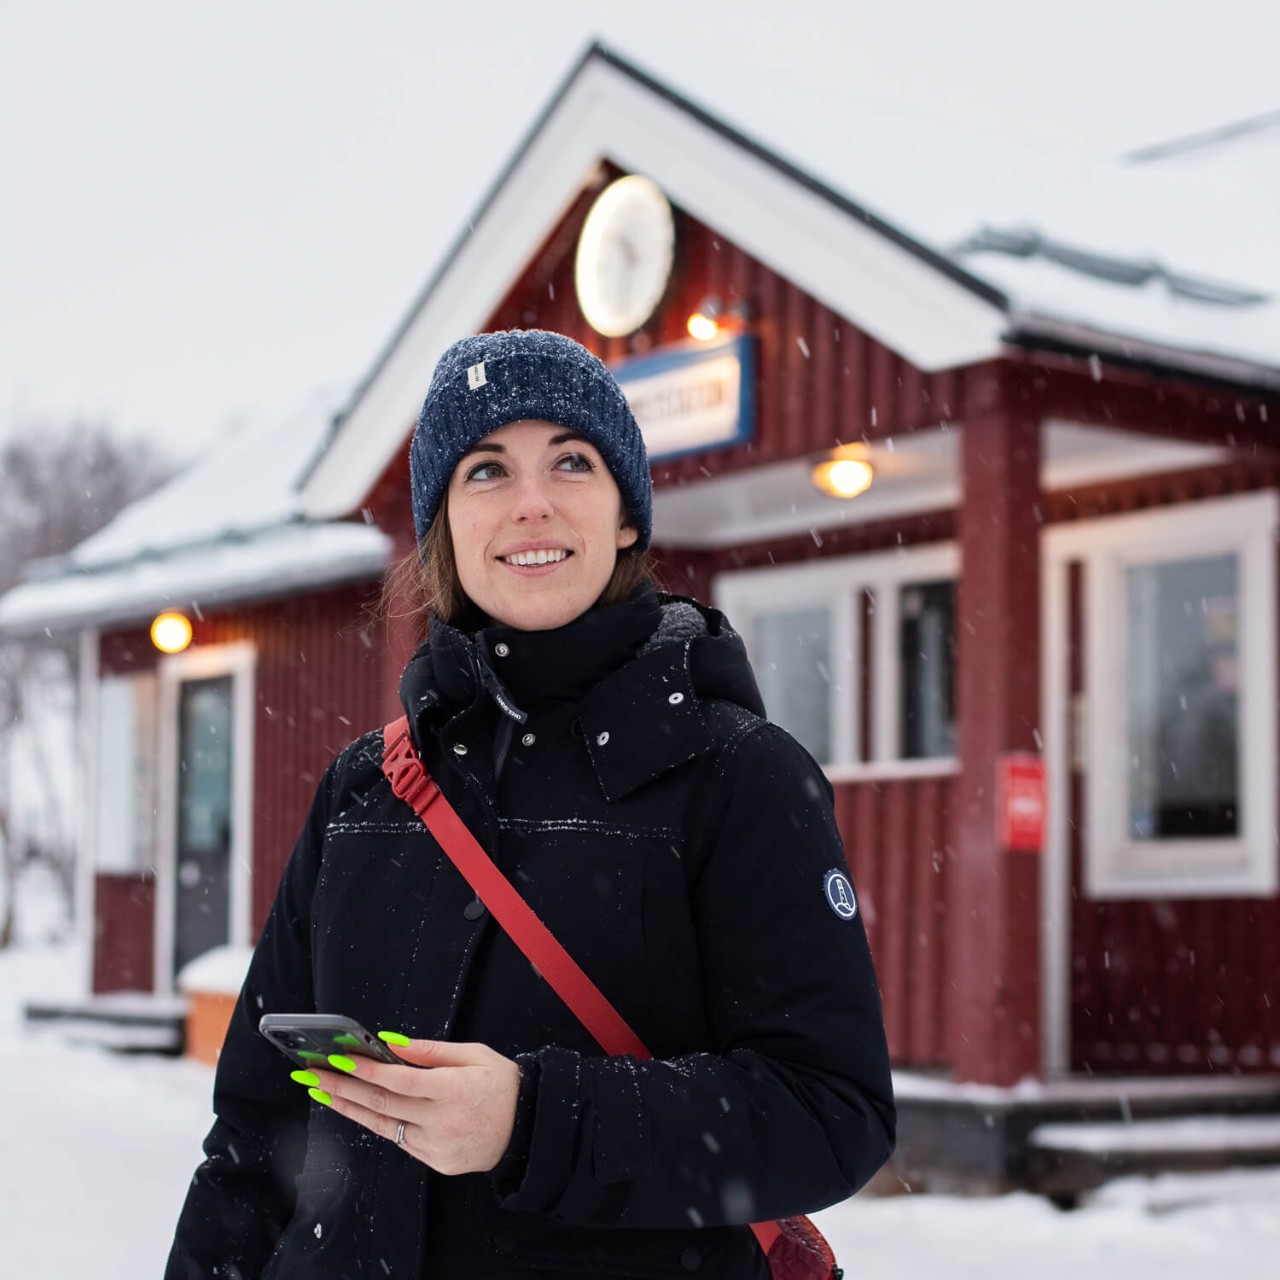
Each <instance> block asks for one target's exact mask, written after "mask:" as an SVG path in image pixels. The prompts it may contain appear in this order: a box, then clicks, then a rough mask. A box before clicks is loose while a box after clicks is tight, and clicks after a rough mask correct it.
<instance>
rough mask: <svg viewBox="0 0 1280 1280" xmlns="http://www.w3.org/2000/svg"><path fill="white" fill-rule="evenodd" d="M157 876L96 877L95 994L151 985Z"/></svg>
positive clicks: (153, 960)
mask: <svg viewBox="0 0 1280 1280" xmlns="http://www.w3.org/2000/svg"><path fill="white" fill-rule="evenodd" d="M155 902H156V882H155V877H154V876H152V875H150V874H146V875H97V876H95V877H94V888H93V993H94V994H95V995H98V994H100V993H102V992H106V991H152V990H154V989H155V955H154V952H155V947H154V934H153V932H152V922H153V920H154V919H155Z"/></svg>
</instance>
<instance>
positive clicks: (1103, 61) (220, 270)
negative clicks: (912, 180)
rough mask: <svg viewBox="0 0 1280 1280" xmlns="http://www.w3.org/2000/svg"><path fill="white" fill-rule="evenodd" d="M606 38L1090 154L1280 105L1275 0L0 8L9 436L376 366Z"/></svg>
mask: <svg viewBox="0 0 1280 1280" xmlns="http://www.w3.org/2000/svg"><path fill="white" fill-rule="evenodd" d="M597 37H598V38H601V39H603V40H604V41H605V43H607V44H609V45H610V46H611V47H613V48H614V49H615V50H616V51H617V52H619V53H621V54H622V55H623V56H624V57H628V58H630V59H632V60H633V61H635V62H637V63H639V64H640V65H641V66H643V67H645V68H646V69H648V70H649V71H651V72H652V73H653V74H655V75H656V76H658V78H660V79H662V80H665V81H668V82H669V83H671V84H672V85H673V87H675V88H677V89H679V90H681V91H683V92H685V93H687V94H688V95H690V96H692V97H694V98H699V97H704V96H705V98H706V99H707V100H708V103H709V105H711V106H713V107H714V86H715V84H716V82H717V80H721V81H723V79H724V78H725V77H728V76H739V75H740V76H744V77H752V78H753V79H754V80H756V81H758V82H759V83H760V85H761V86H762V91H767V86H768V85H769V82H770V76H771V75H776V73H777V72H776V69H777V68H783V69H784V70H785V71H786V73H787V74H788V75H790V76H795V75H798V74H802V75H804V76H807V77H812V78H814V79H816V80H818V81H821V82H823V83H825V84H827V85H829V86H836V85H838V86H842V87H844V88H847V91H848V92H849V93H851V94H853V95H855V96H857V97H858V98H860V99H862V100H863V101H865V102H869V103H871V104H876V105H878V106H881V107H883V109H885V110H899V109H903V108H908V107H909V108H910V109H912V110H913V111H916V112H919V111H924V112H928V113H936V114H937V115H938V116H939V118H945V119H949V120H952V121H955V120H963V121H968V122H972V123H973V124H974V125H975V126H976V127H978V128H983V129H986V130H989V131H992V132H995V133H997V134H1007V135H1008V134H1011V135H1015V136H1018V137H1022V138H1027V137H1030V138H1033V139H1039V140H1044V141H1045V142H1047V143H1051V144H1052V145H1055V146H1060V147H1064V148H1070V149H1073V150H1078V151H1087V152H1092V153H1100V154H1113V153H1120V152H1123V151H1126V150H1129V149H1132V148H1135V147H1138V146H1142V145H1144V144H1148V143H1152V142H1157V141H1161V140H1163V139H1166V138H1170V137H1176V136H1180V135H1183V134H1186V133H1191V132H1198V131H1200V130H1202V129H1206V128H1210V127H1213V126H1215V125H1219V124H1222V123H1226V122H1229V121H1232V120H1237V119H1241V118H1244V117H1248V116H1252V115H1258V114H1261V113H1263V112H1268V111H1274V110H1276V109H1280V78H1278V77H1277V75H1276V70H1275V59H1276V50H1277V49H1278V48H1280V0H1058V2H1056V3H1043V2H1041V0H1024V3H1021V4H1018V3H1013V2H1012V0H963V2H962V3H957V0H874V2H868V0H830V2H826V0H823V2H821V3H818V2H815V3H805V2H804V0H773V2H772V3H770V2H769V0H638V2H636V3H632V4H606V3H603V2H602V0H595V2H594V3H592V2H591V0H538V2H537V3H530V2H529V0H522V2H520V3H516V2H513V0H487V2H486V3H484V4H483V5H478V4H469V3H462V2H455V3H452V4H448V5H445V4H441V3H438V2H436V3H433V2H432V0H417V2H416V3H400V2H397V3H379V2H378V0H368V2H366V3H362V4H358V5H357V4H354V3H346V4H337V3H327V2H325V0H307V2H306V3H301V2H295V0H253V2H252V3H249V2H241V0H219V2H218V3H215V4H210V3H200V4H197V3H194V2H193V0H166V2H164V3H143V2H141V0H111V2H110V3H107V2H106V0H79V2H78V3H73V2H71V0H0V438H3V437H5V436H7V435H9V434H12V433H18V432H29V431H34V430H37V429H40V428H41V427H42V426H44V425H46V424H54V425H56V424H60V423H64V422H68V421H71V420H76V419H93V420H97V421H104V422H108V423H110V424H112V425H113V426H114V427H115V428H117V429H118V430H120V431H121V432H122V433H127V434H136V433H147V434H149V435H152V436H154V437H155V438H156V439H158V440H162V441H164V442H165V444H166V446H167V447H168V448H169V449H170V450H171V451H172V452H174V453H175V454H177V455H178V456H186V455H188V454H190V453H192V452H193V451H195V450H197V449H199V448H203V447H205V446H206V445H207V444H209V443H210V442H211V441H213V440H215V439H216V438H217V437H218V436H219V435H220V434H222V433H225V432H226V431H228V430H231V429H234V428H235V427H236V426H237V425H240V424H242V423H244V422H246V421H253V420H254V419H256V418H258V417H261V416H264V415H271V414H274V413H277V412H280V411H282V410H283V409H284V408H286V407H287V406H289V405H290V404H291V403H294V402H296V401H298V400H299V399H301V398H302V397H303V396H304V395H305V394H306V393H307V392H309V391H310V390H311V389H313V388H314V387H317V386H325V385H333V384H347V383H353V382H354V381H356V380H357V379H359V378H360V377H361V376H362V375H363V374H364V373H365V372H366V371H367V370H368V368H369V366H370V365H371V363H372V361H373V360H374V359H375V357H376V356H377V355H378V353H379V352H380V351H381V350H382V348H383V347H384V345H385V344H386V342H387V340H388V339H389V337H390V335H391V333H392V332H393V330H394V329H395V328H396V327H397V325H398V324H399V322H400V321H401V319H402V318H403V317H404V315H405V313H406V311H407V309H408V307H409V306H410V304H411V303H412V301H413V299H414V298H415V297H416V295H417V293H418V291H419V290H420V289H421V287H422V285H423V283H424V282H425V281H426V279H427V277H428V276H429V275H430V274H431V272H432V270H433V268H434V267H435V265H436V264H437V262H438V261H439V259H440V257H441V255H442V253H443V252H444V250H445V249H446V248H447V247H448V245H449V244H450V243H451V242H452V240H453V239H454V238H455V236H456V235H457V234H458V233H459V232H460V231H461V230H462V229H463V228H464V226H465V224H466V221H467V216H468V214H469V213H470V212H471V211H472V210H473V209H474V208H475V207H476V205H477V203H478V201H479V200H480V198H481V197H482V195H483V193H484V192H485V190H486V188H487V187H488V185H489V184H490V183H491V182H492V181H493V179H494V178H495V177H496V175H497V173H498V172H499V170H500V169H501V167H502V166H503V165H504V163H505V162H506V160H507V159H508V158H509V156H510V155H511V153H512V151H513V150H514V148H515V147H516V145H517V144H518V142H519V140H520V138H521V137H522V136H523V134H524V133H525V132H526V131H527V130H528V128H529V127H530V126H531V124H532V123H533V121H534V119H535V117H536V116H537V114H538V113H539V111H540V110H541V109H542V107H543V106H544V105H545V103H546V102H547V100H548V98H549V97H550V96H551V94H552V93H553V92H554V91H555V89H556V88H557V86H558V85H559V84H560V82H561V81H562V80H563V78H564V77H565V75H566V74H567V72H568V71H569V69H570V68H571V67H572V66H573V64H574V63H575V62H576V61H577V59H578V58H579V57H580V55H581V53H582V52H583V50H584V49H585V48H586V46H587V44H588V43H589V42H590V41H591V40H592V39H593V38H597ZM867 199H868V202H869V203H871V204H872V205H874V203H875V199H874V193H867ZM429 372H430V371H429V370H426V371H424V385H425V381H426V378H427V376H429Z"/></svg>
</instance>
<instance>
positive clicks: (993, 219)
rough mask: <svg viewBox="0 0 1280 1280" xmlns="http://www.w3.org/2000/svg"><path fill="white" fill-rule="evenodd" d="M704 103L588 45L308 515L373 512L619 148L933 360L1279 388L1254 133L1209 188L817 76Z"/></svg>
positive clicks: (1279, 315)
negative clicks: (506, 299)
mask: <svg viewBox="0 0 1280 1280" xmlns="http://www.w3.org/2000/svg"><path fill="white" fill-rule="evenodd" d="M702 92H703V96H704V99H705V100H706V101H707V102H709V103H710V104H711V106H710V107H709V108H707V107H704V106H700V105H697V104H695V103H693V102H692V101H691V100H689V99H687V98H685V97H683V96H681V95H679V94H677V93H675V92H673V91H671V90H670V89H668V88H667V87H665V86H664V85H662V84H660V83H658V82H657V81H655V80H653V79H651V78H650V77H648V76H647V75H646V74H644V73H643V72H640V71H638V70H637V69H636V68H634V67H632V66H630V65H629V64H627V63H625V62H623V61H621V60H620V59H618V58H617V57H615V56H614V55H612V54H610V53H608V52H606V51H604V50H602V49H599V48H593V49H592V50H590V51H589V52H588V54H587V55H586V56H585V57H584V59H583V60H582V62H581V63H580V64H579V66H578V68H577V70H576V71H575V72H574V73H573V74H572V75H571V76H570V78H569V80H568V83H567V84H566V86H565V87H564V89H563V90H562V91H561V93H560V94H559V96H558V97H557V98H556V99H555V100H554V101H553V102H552V104H551V105H550V107H549V108H548V109H547V111H546V112H545V113H544V115H543V116H542V117H541V119H540V120H539V121H538V122H537V123H536V125H535V127H534V129H533V132H532V133H531V135H530V136H529V138H528V139H527V141H526V142H525V144H524V146H523V147H522V148H521V150H520V151H519V152H518V154H517V155H516V156H515V158H514V159H513V161H512V162H511V164H510V165H509V166H508V168H507V169H506V170H505V172H504V173H503V174H502V175H501V176H500V177H499V179H498V181H497V183H496V185H495V187H494V189H493V190H492V192H491V193H490V195H489V197H488V198H487V200H486V201H485V202H484V204H483V206H482V208H481V209H480V211H479V212H478V213H477V215H476V217H475V218H474V219H473V221H472V224H471V228H470V229H469V231H468V233H467V234H466V235H465V236H464V237H463V238H462V239H461V240H460V241H459V242H458V243H457V244H456V245H455V246H454V248H453V249H452V250H451V252H450V253H449V254H448V255H447V256H446V258H445V260H444V262H443V264H442V265H441V267H440V269H439V271H438V272H437V274H436V275H435V277H434V278H433V279H432V281H431V282H430V283H429V285H428V286H427V289H426V290H425V292H424V294H423V296H422V298H421V299H420V301H419V303H418V305H417V307H416V308H415V310H414V311H413V312H412V314H411V315H410V316H409V317H408V319H407V320H406V322H405V323H404V325H403V327H402V328H401V329H400V331H399V332H398V333H397V335H396V336H395V338H394V339H393V341H392V343H391V345H390V347H389V348H388V350H387V351H386V353H385V355H384V356H383V358H382V360H381V361H380V362H379V364H378V366H377V367H376V368H375V369H374V370H373V372H372V373H371V375H370V377H369V379H368V381H367V382H366V384H365V386H364V387H363V389H362V391H361V392H360V393H359V395H358V396H357V398H356V400H355V402H354V403H353V405H352V407H351V409H350V410H349V412H348V414H347V415H346V417H345V419H343V420H342V421H341V422H340V423H339V425H338V427H337V429H336V431H335V433H334V436H333V439H332V441H331V444H330V447H329V448H328V449H327V450H326V452H325V453H324V455H323V456H322V457H321V459H320V461H319V462H318V464H317V466H316V468H315V470H314V471H313V473H312V474H311V476H310V477H309V479H308V481H307V483H306V485H305V487H304V490H303V504H304V508H305V510H306V511H307V512H308V513H309V514H311V515H312V516H318V517H331V516H335V515H340V514H344V513H347V512H350V511H351V510H352V509H354V507H355V506H356V505H357V504H358V503H359V502H360V501H361V500H362V499H363V497H364V495H365V494H366V492H367V491H368V488H369V487H370V485H371V484H372V482H373V480H374V479H375V478H376V476H377V475H378V474H380V472H381V470H382V468H383V467H384V466H385V465H386V463H387V461H388V460H389V459H390V457H391V456H392V452H393V451H394V449H396V448H398V447H401V446H402V444H403V441H404V438H405V436H406V434H407V432H408V430H409V428H410V426H411V425H412V422H413V420H414V417H415V416H416V413H417V410H418V407H419V405H420V402H421V397H422V395H423V393H424V391H425V389H426V384H427V381H428V380H429V378H430V373H431V369H432V368H433V366H434V364H435V361H436V359H437V358H438V356H439V354H440V352H441V351H443V349H444V348H445V347H446V346H447V345H448V344H449V343H450V342H451V341H453V340H454V339H455V338H457V337H459V336H462V335H464V334H467V333H471V332H474V331H476V330H477V329H478V328H480V327H481V326H482V325H483V324H484V323H485V322H486V320H487V318H488V316H489V315H490V314H491V313H492V312H493V310H494V309H495V308H496V307H497V305H498V304H499V302H500V301H501V299H502V298H503V296H504V295H505V293H506V291H507V289H508V288H509V287H510V284H511V281H512V280H513V279H515V278H516V277H517V276H518V275H519V274H520V272H521V270H522V269H523V268H524V267H525V266H526V265H527V263H528V261H529V259H530V258H531V256H532V255H533V253H534V252H535V251H536V249H537V247H538V246H539V245H540V243H541V242H542V240H543V238H544V237H545V235H546V232H547V230H548V228H549V227H551V226H552V225H554V223H555V222H556V221H557V220H558V219H559V218H561V217H562V216H563V214H564V213H565V211H566V209H567V208H568V206H569V204H570V203H571V202H572V200H573V199H574V197H575V196H576V195H577V193H578V192H579V191H580V190H581V188H582V186H583V184H584V183H585V182H587V181H589V180H590V179H591V178H592V177H593V176H594V175H595V173H596V172H597V166H598V164H599V162H600V161H601V160H602V159H605V158H607V159H609V160H611V161H613V162H614V163H616V164H618V165H620V166H621V167H623V168H624V169H628V170H632V171H638V172H643V173H647V174H649V175H650V176H651V177H653V178H654V179H655V180H656V181H657V182H658V183H659V184H660V185H661V186H662V187H663V188H664V189H665V190H666V191H667V192H668V194H669V195H670V197H671V199H672V200H673V201H674V202H675V203H676V204H678V205H680V206H681V207H683V208H684V209H686V210H687V211H688V212H689V213H691V214H692V215H693V216H695V217H697V218H699V219H700V220H702V221H703V222H705V223H707V224H708V225H710V226H712V227H714V228H716V229H717V230H718V231H720V232H722V233H723V234H724V235H725V236H726V237H727V238H729V239H731V240H733V241H734V242H735V243H737V244H738V245H740V246H741V247H742V248H743V249H744V250H746V251H747V252H748V253H750V254H752V255H753V256H754V257H756V258H758V259H759V260H760V261H762V262H764V263H766V264H767V265H769V266H770V267H771V268H773V269H774V270H776V271H778V272H779V273H780V274H782V275H783V276H784V277H786V278H787V279H789V280H791V281H792V282H794V283H795V284H796V285H798V286H799V287H801V288H803V289H805V290H806V291H807V292H809V293H810V294H812V295H813V296H814V297H816V298H818V299H819V300H820V301H822V302H824V303H825V304H827V305H828V306H830V307H831V308H832V309H833V310H835V311H836V312H837V313H838V314H840V315H842V316H844V317H846V318H847V319H848V320H850V321H851V322H853V323H854V324H856V325H858V326H859V327H860V328H862V329H864V330H865V331H867V332H868V333H870V334H872V335H873V336H874V337H876V338H877V339H879V340H880V341H881V342H883V343H885V345H887V346H889V347H890V348H892V349H893V350H895V351H897V352H899V353H900V354H902V355H903V356H905V357H906V358H907V359H909V360H910V361H912V363H914V364H916V365H917V366H918V367H920V368H922V369H925V370H936V369H941V368H947V367H951V366H956V365H962V364H967V363H972V362H976V361H979V360H983V359H987V358H991V357H994V356H997V355H999V354H1000V353H1001V351H1002V350H1004V349H1005V344H1006V343H1007V342H1009V341H1027V342H1031V343H1034V342H1035V341H1037V340H1040V341H1044V340H1050V341H1054V342H1062V341H1065V342H1069V343H1072V344H1074V345H1076V346H1084V347H1086V348H1088V349H1090V350H1095V349H1096V350H1097V351H1098V352H1099V353H1101V354H1103V355H1104V356H1105V355H1127V356H1134V357H1137V358H1150V359H1155V360H1158V361H1162V362H1164V363H1167V364H1169V365H1172V366H1174V367H1182V368H1186V369H1188V370H1192V371H1199V372H1203V373H1209V374H1213V375H1217V376H1222V377H1227V378H1239V379H1241V380H1243V381H1246V382H1250V383H1253V384H1256V385H1261V386H1265V387H1270V388H1280V236H1278V235H1277V234H1276V228H1277V226H1280V145H1277V146H1276V147H1275V148H1274V152H1275V154H1274V155H1270V156H1269V164H1270V167H1269V173H1270V175H1271V176H1270V179H1269V183H1270V185H1268V182H1266V181H1259V180H1258V176H1257V174H1256V172H1254V169H1255V167H1256V166H1255V165H1254V164H1251V163H1250V159H1251V158H1252V159H1253V160H1256V158H1257V156H1256V153H1258V152H1260V151H1262V150H1263V147H1262V145H1261V144H1259V143H1258V140H1257V139H1255V140H1254V143H1255V145H1254V148H1253V150H1254V153H1255V154H1254V155H1253V156H1252V157H1249V156H1242V155H1241V154H1240V152H1239V151H1238V150H1237V151H1236V152H1234V153H1233V154H1231V155H1226V154H1224V153H1223V152H1221V151H1220V152H1219V153H1218V154H1217V155H1216V157H1215V159H1214V165H1215V166H1216V169H1215V172H1214V174H1213V177H1212V181H1206V180H1205V178H1204V177H1203V176H1202V175H1201V174H1199V173H1197V172H1196V168H1197V166H1196V165H1194V164H1185V163H1179V164H1174V163H1169V162H1167V160H1166V159H1163V158H1162V159H1159V160H1156V159H1154V158H1152V159H1149V160H1148V161H1147V162H1144V163H1126V162H1124V161H1123V160H1120V159H1118V160H1116V161H1114V162H1100V161H1096V160H1090V159H1083V158H1080V157H1073V156H1063V155H1058V154H1051V153H1048V152H1046V151H1044V150H1043V149H1036V148H1033V147H1029V146H1026V145H1018V144H1010V145H1004V144H999V143H994V142H993V141H992V140H991V139H987V138H984V139H981V140H975V139H974V138H973V137H972V136H970V135H964V134H962V133H960V132H959V131H954V130H949V129H946V128H942V127H939V125H938V124H937V122H936V121H929V122H924V121H917V120H911V119H907V118H904V117H902V116H895V115H890V114H886V113H882V112H875V113H873V112H870V111H869V110H868V109H867V108H866V107H865V105H859V104H856V103H853V102H851V101H850V100H848V99H844V98H840V97H832V96H829V95H828V96H826V97H824V96H822V95H821V94H819V93H817V92H815V90H814V89H813V88H812V87H811V86H809V85H806V84H804V83H803V82H801V81H793V82H784V81H783V80H782V79H781V78H780V79H779V82H778V83H774V84H771V85H769V86H762V85H760V84H757V83H755V82H753V81H749V80H746V79H744V78H743V77H741V76H733V75H727V76H724V77H722V78H721V79H719V80H716V79H710V80H708V81H707V82H706V83H705V84H704V85H703V90H702ZM713 113H714V114H713ZM1184 159H1185V157H1184ZM1205 163H1207V161H1206V158H1205V157H1204V156H1201V157H1200V165H1201V166H1203V165H1204V164H1205Z"/></svg>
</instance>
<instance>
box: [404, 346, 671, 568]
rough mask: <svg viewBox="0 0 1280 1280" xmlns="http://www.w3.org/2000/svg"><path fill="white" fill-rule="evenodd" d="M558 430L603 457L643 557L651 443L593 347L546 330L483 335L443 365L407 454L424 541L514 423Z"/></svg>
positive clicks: (449, 354) (649, 528) (456, 349)
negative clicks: (483, 445) (494, 434)
mask: <svg viewBox="0 0 1280 1280" xmlns="http://www.w3.org/2000/svg"><path fill="white" fill-rule="evenodd" d="M530 419H534V420H540V421H543V422H554V423H556V424H557V425H559V426H563V427H567V428H568V429H569V430H570V431H574V432H576V433H577V434H578V435H580V436H582V438H583V439H584V440H587V441H589V442H590V443H591V444H593V445H595V447H596V448H597V449H598V450H599V451H600V456H601V457H602V458H603V459H604V462H605V465H606V466H607V467H608V468H609V470H610V472H611V473H612V474H613V478H614V480H615V481H616V482H617V485H618V489H619V490H620V491H621V493H622V504H623V506H624V508H625V509H626V512H627V516H628V519H629V522H630V523H631V524H632V525H634V527H635V528H636V530H637V531H638V533H639V535H640V536H639V538H638V539H637V540H636V543H635V545H636V546H637V547H639V548H640V549H641V550H643V549H644V548H645V547H647V546H648V545H649V539H650V536H651V534H652V532H653V483H652V481H651V479H650V477H649V459H648V455H647V454H646V453H645V448H644V439H643V437H642V436H641V435H640V428H639V426H638V425H637V424H636V420H635V416H634V415H633V414H632V412H631V406H630V405H629V404H628V403H627V400H626V397H625V396H624V395H623V394H622V389H621V388H620V387H619V386H618V384H617V382H615V381H614V378H613V375H612V374H611V373H610V372H609V370H608V369H607V368H606V367H605V366H604V364H603V363H602V362H601V361H600V360H599V359H598V358H597V357H596V356H594V355H592V354H591V352H590V351H588V350H587V349H586V347H584V346H581V345H579V344H578V343H576V342H574V341H573V340H572V339H571V338H566V337H564V336H563V335H561V334H558V333H548V332H546V331H545V330H542V329H510V330H505V331H503V332H499V333H480V334H477V335H476V336H475V337H472V338H463V339H462V340H461V341H460V342H455V343H454V344H453V346H451V347H450V348H449V349H448V351H446V352H445V353H444V355H442V356H441V357H440V362H439V363H438V364H437V365H436V369H435V373H434V374H432V377H431V386H430V387H429V388H428V390H427V398H426V400H425V401H424V402H423V405H422V412H421V413H420V414H419V415H418V425H417V427H416V428H415V430H414V433H413V441H412V443H411V444H410V446H409V481H410V487H411V490H412V495H413V523H414V528H415V529H416V531H417V535H418V541H419V542H421V541H422V539H423V537H424V536H425V535H426V532H427V530H428V529H429V528H430V527H431V522H432V521H433V520H434V519H435V516H436V512H437V511H438V510H439V508H440V499H441V497H442V496H443V495H444V491H445V489H446V487H447V486H448V484H449V478H450V476H452V475H453V471H454V468H455V467H456V466H457V465H458V462H459V461H460V460H461V458H462V456H463V454H464V453H466V452H467V450H468V449H470V448H471V446H472V445H473V444H475V443H476V441H478V440H481V439H483V438H484V437H485V436H487V435H488V434H489V433H490V432H491V431H496V430H497V429H498V428H499V427H503V426H506V425H507V423H509V422H523V421H527V420H530Z"/></svg>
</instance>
